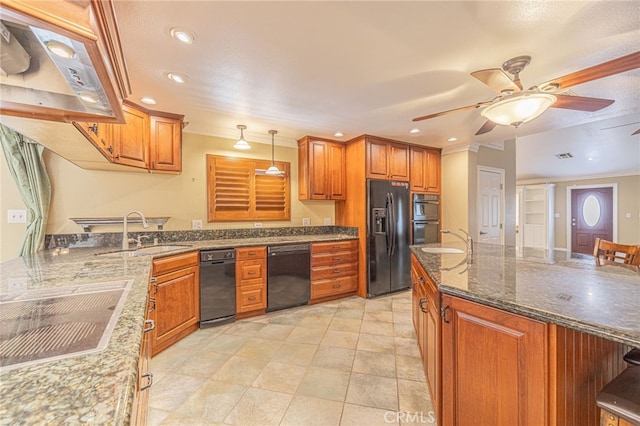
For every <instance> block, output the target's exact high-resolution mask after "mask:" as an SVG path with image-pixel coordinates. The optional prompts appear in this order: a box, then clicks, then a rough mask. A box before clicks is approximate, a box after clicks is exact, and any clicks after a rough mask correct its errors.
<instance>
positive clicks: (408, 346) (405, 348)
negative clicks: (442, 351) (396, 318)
mask: <svg viewBox="0 0 640 426" xmlns="http://www.w3.org/2000/svg"><path fill="white" fill-rule="evenodd" d="M393 341H394V342H395V346H396V355H404V356H413V357H418V358H419V357H420V348H418V343H417V342H416V339H412V338H408V337H394V338H393Z"/></svg>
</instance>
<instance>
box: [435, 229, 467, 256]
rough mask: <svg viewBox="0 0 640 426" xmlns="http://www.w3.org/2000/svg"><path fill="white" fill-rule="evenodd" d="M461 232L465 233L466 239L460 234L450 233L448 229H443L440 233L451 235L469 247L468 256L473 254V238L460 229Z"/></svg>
mask: <svg viewBox="0 0 640 426" xmlns="http://www.w3.org/2000/svg"><path fill="white" fill-rule="evenodd" d="M460 231H462V232H463V233H464V235H465V236H464V237H463V236H462V235H460V234H456V233H455V232H452V231H449V230H448V229H442V230H440V233H442V234H451V235H453V236H454V237H456V238H459V239H460V240H461V241H462V242H464V244H465V245H466V246H467V254H473V238H471V235H469V233H468V232H467V231H465V230H464V229H462V228H460Z"/></svg>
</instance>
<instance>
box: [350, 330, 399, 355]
mask: <svg viewBox="0 0 640 426" xmlns="http://www.w3.org/2000/svg"><path fill="white" fill-rule="evenodd" d="M358 350H361V351H371V352H380V353H391V354H392V353H394V352H395V345H394V342H393V337H391V336H376V335H375V334H361V335H360V337H359V338H358Z"/></svg>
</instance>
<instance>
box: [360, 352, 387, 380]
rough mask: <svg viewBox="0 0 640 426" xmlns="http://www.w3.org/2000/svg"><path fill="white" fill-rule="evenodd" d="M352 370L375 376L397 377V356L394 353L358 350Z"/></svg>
mask: <svg viewBox="0 0 640 426" xmlns="http://www.w3.org/2000/svg"><path fill="white" fill-rule="evenodd" d="M352 371H353V372H354V373H362V374H371V375H374V376H384V377H396V357H395V356H394V355H393V354H385V353H378V352H370V351H356V355H355V359H354V360H353V370H352Z"/></svg>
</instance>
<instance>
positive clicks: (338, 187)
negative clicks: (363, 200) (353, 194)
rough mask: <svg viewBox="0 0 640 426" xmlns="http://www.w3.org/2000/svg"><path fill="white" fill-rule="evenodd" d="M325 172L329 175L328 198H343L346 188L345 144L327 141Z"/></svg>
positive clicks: (344, 197)
mask: <svg viewBox="0 0 640 426" xmlns="http://www.w3.org/2000/svg"><path fill="white" fill-rule="evenodd" d="M327 149H328V154H329V155H328V157H327V174H328V175H329V182H330V183H329V188H328V190H329V192H328V194H329V199H330V200H345V199H346V194H347V192H346V188H347V185H346V183H345V174H346V171H345V169H346V166H345V146H344V145H343V144H337V143H329V144H328V145H327Z"/></svg>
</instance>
